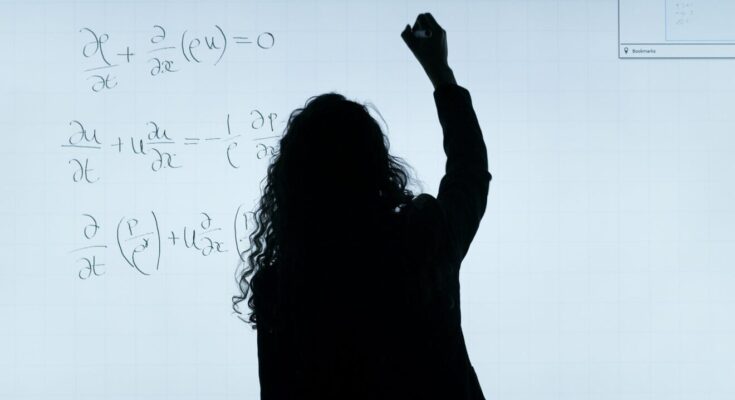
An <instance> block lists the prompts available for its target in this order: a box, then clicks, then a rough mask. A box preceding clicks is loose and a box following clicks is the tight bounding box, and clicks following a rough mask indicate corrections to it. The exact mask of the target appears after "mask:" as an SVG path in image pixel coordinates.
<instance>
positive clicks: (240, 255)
mask: <svg viewBox="0 0 735 400" xmlns="http://www.w3.org/2000/svg"><path fill="white" fill-rule="evenodd" d="M241 208H242V204H240V205H239V206H237V210H236V211H235V223H234V224H233V230H234V234H235V250H236V251H237V256H238V257H239V258H240V260H241V261H243V262H244V261H245V260H244V259H243V258H242V252H241V251H240V243H238V240H237V217H238V216H239V215H240V209H241Z"/></svg>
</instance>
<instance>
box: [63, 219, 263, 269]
mask: <svg viewBox="0 0 735 400" xmlns="http://www.w3.org/2000/svg"><path fill="white" fill-rule="evenodd" d="M82 216H83V217H84V220H85V222H84V225H83V226H81V227H80V228H81V229H79V231H78V233H79V235H80V236H81V239H82V242H83V243H84V244H85V245H84V246H81V247H78V248H75V249H73V250H71V251H69V253H73V254H74V255H80V257H79V258H77V259H76V263H77V264H78V265H80V266H79V269H78V272H77V276H78V277H79V279H82V280H87V279H91V278H94V277H100V276H102V275H104V274H105V273H106V271H107V269H106V267H107V264H106V262H105V261H106V258H107V256H108V255H109V253H107V250H109V249H112V250H113V251H114V252H115V253H116V254H117V256H119V261H121V262H122V265H124V266H126V267H128V268H131V269H132V270H133V271H134V272H135V273H138V274H142V275H152V274H154V273H156V272H157V271H159V270H160V268H161V256H162V254H163V253H164V252H165V251H168V250H173V249H182V250H184V251H189V252H191V253H193V254H197V255H199V256H202V257H212V256H216V255H218V254H224V253H229V252H230V250H234V251H236V252H237V255H238V256H239V257H240V259H242V260H243V261H244V260H245V258H244V254H245V251H246V249H245V250H243V247H242V244H243V243H248V240H249V239H248V234H249V230H250V227H251V224H252V223H254V213H253V212H252V211H245V210H243V206H242V205H240V206H239V207H238V208H237V210H236V212H235V216H234V219H233V221H231V222H229V223H228V226H230V227H234V228H231V229H232V230H231V231H230V232H229V234H227V233H225V231H224V230H223V229H222V226H221V225H219V224H218V222H219V221H215V220H214V218H212V217H211V216H210V215H209V214H208V213H207V212H201V213H200V214H199V216H198V217H197V218H198V221H197V223H195V224H191V225H179V226H175V227H169V228H165V227H164V226H163V224H162V221H161V220H160V217H159V216H158V215H157V214H156V212H155V211H150V213H149V214H145V215H136V216H122V217H120V219H119V220H118V221H117V222H116V223H114V224H110V225H109V226H108V225H104V224H102V223H101V222H100V221H99V220H98V218H97V217H96V216H94V215H92V214H87V213H85V214H82ZM105 229H112V230H114V238H115V243H114V246H113V247H110V246H109V245H108V243H105V242H104V239H102V238H103V237H104V236H105V235H104V234H103V233H105V232H104V230H105Z"/></svg>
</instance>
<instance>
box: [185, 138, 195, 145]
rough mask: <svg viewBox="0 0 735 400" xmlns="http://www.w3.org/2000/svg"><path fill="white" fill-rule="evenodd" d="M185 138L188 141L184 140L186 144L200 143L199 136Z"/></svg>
mask: <svg viewBox="0 0 735 400" xmlns="http://www.w3.org/2000/svg"><path fill="white" fill-rule="evenodd" d="M184 140H186V142H184V144H199V138H195V137H193V138H192V137H187V138H184Z"/></svg>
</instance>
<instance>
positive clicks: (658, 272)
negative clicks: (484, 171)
mask: <svg viewBox="0 0 735 400" xmlns="http://www.w3.org/2000/svg"><path fill="white" fill-rule="evenodd" d="M426 11H430V12H431V13H432V14H433V15H434V16H435V17H436V19H437V20H438V21H439V23H440V24H442V25H443V27H444V28H445V29H446V30H447V32H448V43H449V61H450V65H451V66H452V68H453V69H454V72H455V76H456V78H457V81H458V83H459V84H460V85H462V86H463V87H466V88H467V89H468V90H469V91H470V93H471V95H472V100H473V104H474V107H475V110H476V112H477V115H478V118H479V121H480V125H481V127H482V129H483V132H484V137H485V141H486V144H487V148H488V153H489V163H490V172H491V173H492V174H493V180H492V182H491V186H490V194H489V198H488V206H487V211H486V214H485V217H484V219H483V221H482V224H481V226H480V229H479V231H478V233H477V236H476V237H475V240H474V242H473V244H472V246H471V248H470V251H469V253H468V255H467V257H466V258H465V260H464V262H463V266H462V272H461V281H460V282H461V302H462V313H463V319H462V325H463V329H464V334H465V338H466V342H467V348H468V352H469V356H470V360H471V361H472V364H473V366H474V368H475V371H476V372H477V375H478V378H479V380H480V383H481V385H482V388H483V391H484V392H485V395H486V397H487V398H495V399H526V398H560V399H633V398H635V399H641V398H645V399H669V398H672V397H673V398H680V399H703V398H707V399H726V398H727V399H729V398H733V395H735V361H734V360H735V340H734V339H733V333H735V332H734V331H735V313H733V312H732V310H733V305H735V290H733V288H735V270H734V269H733V264H734V263H733V260H735V243H734V242H735V229H733V226H735V186H734V185H733V184H734V183H735V178H733V177H734V176H735V163H733V162H732V154H733V151H735V136H734V135H733V132H735V113H733V112H732V109H733V107H732V106H733V100H734V98H735V74H733V73H732V72H733V70H735V65H734V64H733V62H732V61H728V60H619V59H618V58H617V50H616V43H617V1H615V0H600V1H576V0H568V1H567V0H563V1H562V0H558V1H555V0H544V1H539V0H513V1H510V0H503V1H500V0H498V1H465V2H456V1H452V2H449V1H447V2H424V1H421V2H419V1H396V0H391V1H387V0H385V1H375V0H370V1H280V2H273V1H260V2H258V1H228V2H226V1H196V2H194V1H191V2H163V1H139V2H135V1H114V2H112V1H109V2H108V1H104V2H102V1H10V2H9V1H3V2H2V3H0V30H2V37H3V42H4V49H3V50H2V51H0V61H1V63H0V72H1V73H0V76H1V77H2V78H0V79H1V81H0V82H1V83H2V86H0V90H2V96H0V124H2V125H1V126H2V128H3V134H2V137H3V146H2V149H1V150H0V151H1V152H2V157H0V160H1V161H0V163H2V164H1V165H2V171H3V175H4V176H3V183H2V193H3V196H0V210H2V211H0V212H2V221H3V228H2V230H0V243H2V244H1V246H2V248H1V250H2V253H3V255H4V257H3V258H2V263H1V265H2V268H0V274H2V275H1V276H0V321H2V322H1V323H0V398H8V399H99V398H104V399H132V398H139V399H163V398H177V399H199V398H204V399H235V398H237V399H243V398H244V399H251V398H257V397H258V395H259V387H258V375H257V352H256V341H255V340H256V331H253V330H251V329H250V328H249V327H248V326H247V325H246V324H245V323H243V322H242V321H241V320H240V319H238V318H237V316H236V315H234V314H233V312H232V309H231V297H232V296H233V295H235V294H237V293H238V292H237V286H236V282H235V270H236V267H237V261H238V257H237V254H238V249H240V248H241V247H242V246H243V245H244V246H245V247H247V239H246V237H247V236H246V233H247V231H248V213H247V212H248V211H251V210H253V209H254V206H255V202H256V201H257V199H258V195H259V193H260V188H261V180H262V179H263V178H264V176H265V168H266V167H267V165H268V160H269V156H270V154H272V151H274V149H275V148H274V147H275V146H277V143H278V142H277V138H278V137H279V135H281V134H282V133H283V128H284V127H285V120H286V119H287V117H288V115H289V113H290V112H291V111H292V110H293V109H295V108H297V107H300V106H303V104H304V102H305V101H306V100H307V99H308V98H309V97H310V96H313V95H317V94H321V93H325V92H329V91H336V92H339V93H342V94H344V95H345V96H347V97H348V98H350V99H353V100H356V101H360V102H369V103H371V104H374V105H375V107H376V108H377V109H378V110H379V111H380V114H381V115H382V117H383V118H384V120H385V123H384V124H383V126H384V129H385V131H386V132H387V135H388V137H389V139H390V143H391V147H390V151H391V153H392V154H394V155H398V156H401V157H403V158H404V159H405V160H406V161H407V162H408V163H409V164H410V165H411V166H412V167H413V168H414V170H415V177H416V178H417V180H416V182H415V184H414V186H412V189H413V190H414V192H415V193H421V192H426V193H430V194H433V195H436V193H437V189H438V184H439V181H440V179H441V177H442V176H443V172H444V160H445V156H444V153H443V150H442V147H441V144H442V142H441V140H442V136H441V135H442V133H441V128H440V126H439V123H438V118H437V116H436V109H435V105H434V100H433V97H432V92H433V90H432V87H431V84H430V82H429V80H428V79H427V78H426V76H425V75H424V73H423V71H422V69H421V67H420V66H419V64H418V63H417V62H416V60H415V59H414V58H413V55H412V54H411V53H410V51H409V50H408V49H407V48H406V46H405V44H404V43H403V41H402V40H401V38H400V32H401V30H402V29H403V27H404V26H405V25H406V24H407V23H411V24H413V22H414V20H415V18H416V15H417V14H418V13H421V12H426ZM163 31H165V35H164V32H163ZM164 36H165V37H164ZM225 39H226V40H227V45H226V48H225V46H224V45H225V43H224V42H225ZM210 46H211V48H210ZM100 48H101V49H102V50H101V49H100ZM102 53H104V56H105V58H104V59H103V58H102ZM381 123H382V122H381ZM97 142H99V143H97ZM149 142H150V143H149ZM166 142H170V143H166ZM141 143H142V144H141ZM234 143H236V144H234ZM141 146H142V149H141ZM314 156H315V157H318V156H319V154H315V155H314ZM194 234H196V235H197V236H196V241H194V239H193V236H192V235H194ZM172 235H173V237H174V238H175V239H172V238H171V236H172ZM205 238H206V239H205ZM140 246H146V247H140Z"/></svg>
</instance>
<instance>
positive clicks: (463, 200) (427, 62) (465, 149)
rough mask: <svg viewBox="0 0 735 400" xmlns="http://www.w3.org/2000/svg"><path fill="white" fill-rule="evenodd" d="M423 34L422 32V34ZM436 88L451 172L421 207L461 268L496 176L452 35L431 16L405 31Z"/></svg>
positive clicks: (424, 196) (422, 16)
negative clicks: (450, 48) (452, 55)
mask: <svg viewBox="0 0 735 400" xmlns="http://www.w3.org/2000/svg"><path fill="white" fill-rule="evenodd" d="M417 32H420V33H417ZM401 36H402V37H403V39H404V41H405V42H406V44H407V45H408V47H409V48H410V49H411V51H412V52H413V53H414V55H415V56H416V58H417V59H418V60H419V62H420V63H421V66H422V67H423V68H424V70H425V71H426V73H427V75H428V76H429V79H430V80H431V82H432V84H433V85H434V100H435V103H436V107H437V113H438V116H439V122H440V124H441V126H442V130H443V135H444V143H443V144H444V152H445V153H446V155H447V161H446V172H445V175H444V177H443V178H442V180H441V183H440V185H439V193H438V195H437V197H436V198H434V197H433V196H431V195H428V194H421V195H420V196H418V197H417V198H416V204H417V207H418V208H419V209H422V212H423V213H426V215H427V217H426V218H430V219H434V218H436V219H438V221H437V224H438V225H440V226H441V227H442V228H443V229H444V230H445V231H446V232H445V233H446V237H445V238H446V240H448V241H449V243H448V244H449V248H450V250H451V252H452V253H451V257H452V259H453V260H454V261H455V262H456V264H457V267H459V263H460V262H461V261H462V259H464V257H465V255H466V254H467V251H468V250H469V246H470V243H471V242H472V240H473V239H474V237H475V234H476V233H477V230H478V228H479V225H480V220H481V219H482V217H483V215H484V214H485V208H486V205H487V196H488V192H489V187H490V180H491V179H492V175H491V174H490V172H489V171H488V159H487V148H486V146H485V142H484V139H483V137H482V131H481V130H480V124H479V122H478V120H477V116H476V114H475V111H474V108H473V106H472V99H471V97H470V93H469V92H468V91H467V89H465V88H463V87H461V86H459V85H457V82H456V80H455V78H454V74H453V72H452V70H451V68H449V65H448V63H447V43H446V32H445V31H444V29H442V28H441V26H439V24H438V23H437V22H436V21H435V20H434V18H433V17H432V16H431V14H429V13H425V14H420V15H419V16H418V18H417V19H416V23H415V24H414V27H413V28H411V27H410V26H408V25H407V26H406V28H405V29H404V31H403V32H402V33H401Z"/></svg>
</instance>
